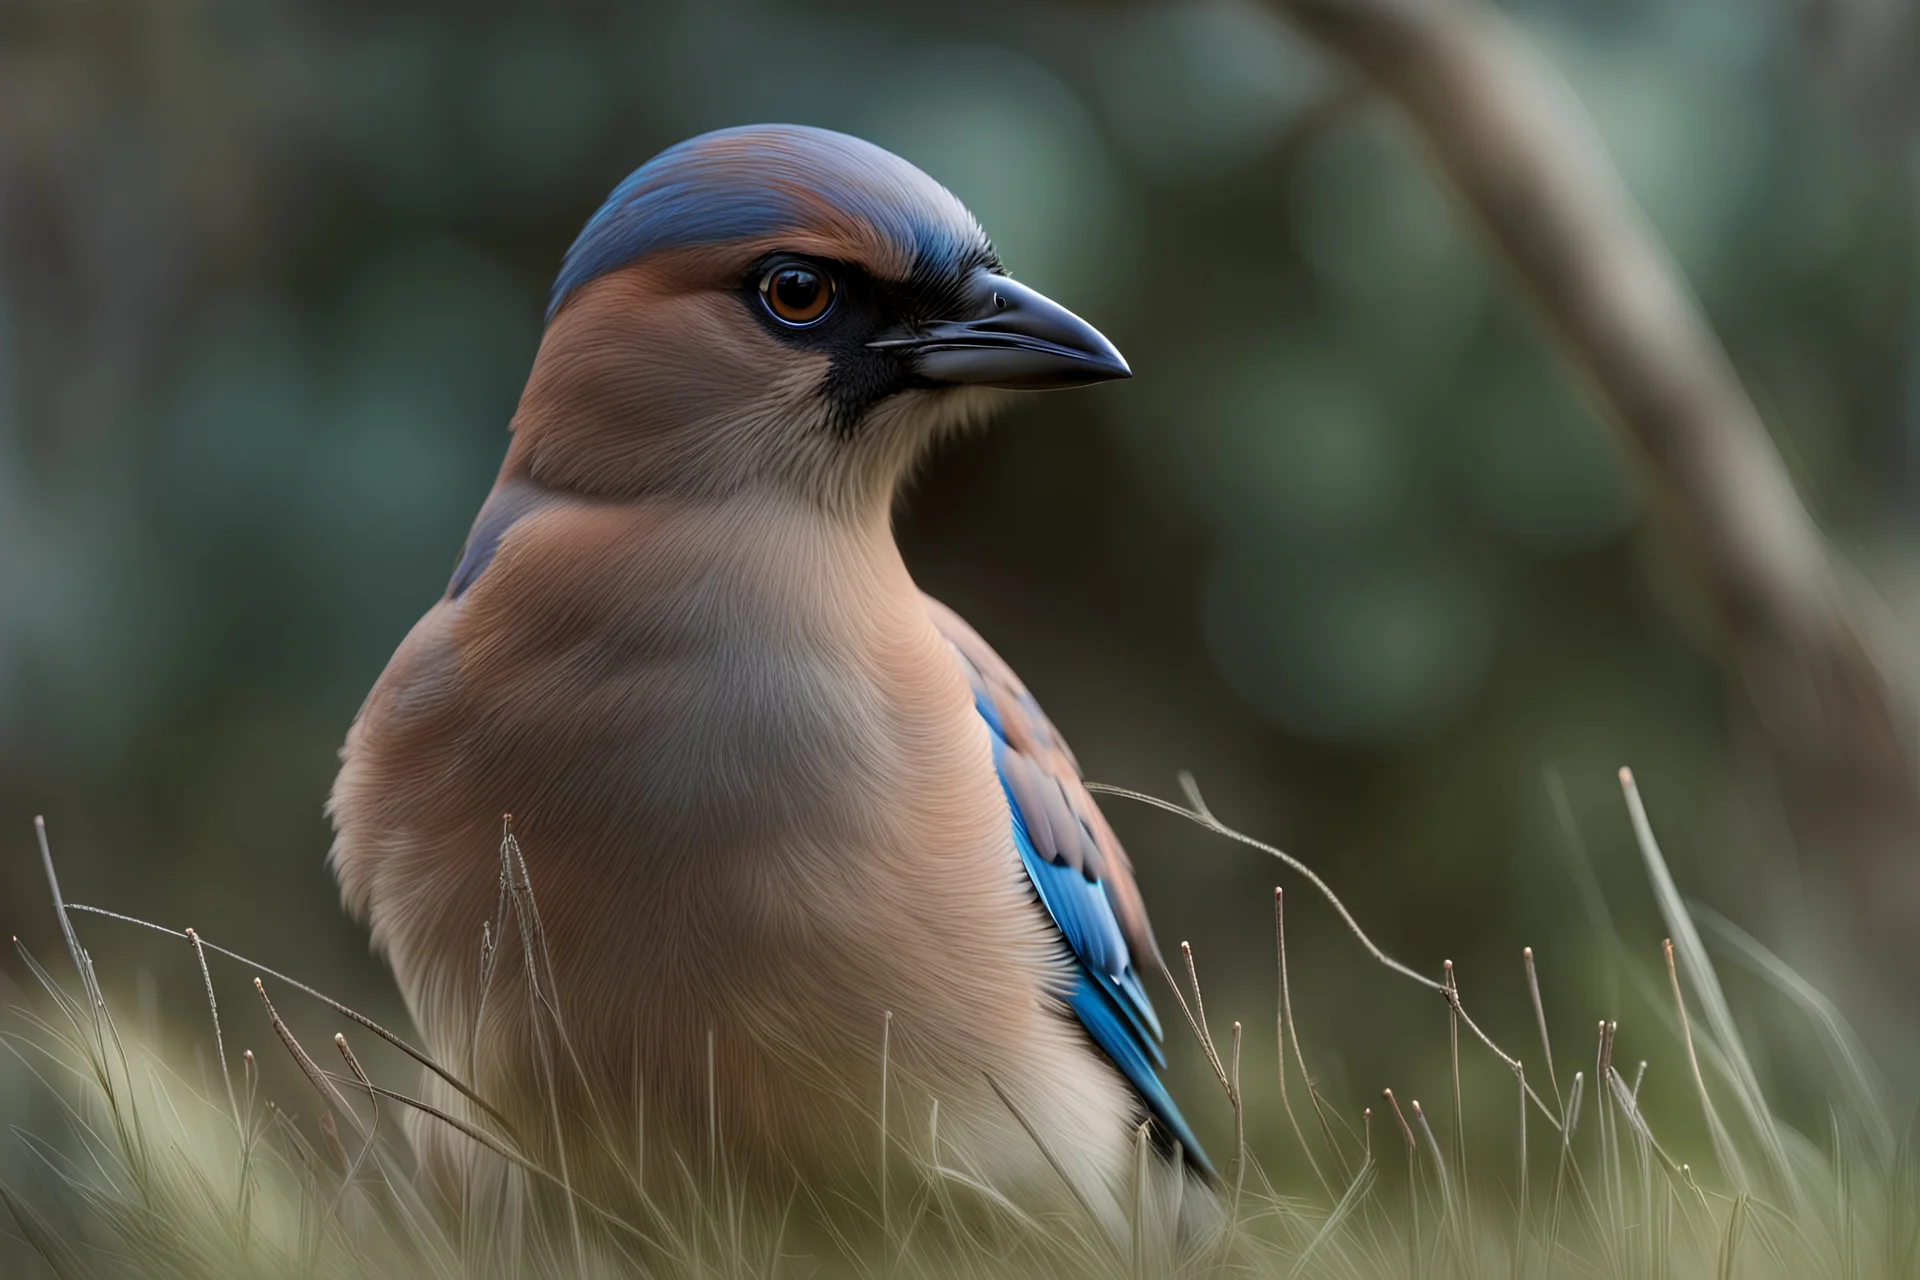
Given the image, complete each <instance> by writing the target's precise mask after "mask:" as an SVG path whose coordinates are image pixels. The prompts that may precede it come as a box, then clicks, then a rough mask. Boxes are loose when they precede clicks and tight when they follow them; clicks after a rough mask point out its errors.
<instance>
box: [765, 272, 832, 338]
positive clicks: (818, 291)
mask: <svg viewBox="0 0 1920 1280" xmlns="http://www.w3.org/2000/svg"><path fill="white" fill-rule="evenodd" d="M760 300H761V301H762V302H764V303H765V304H766V307H767V310H768V311H771V312H772V313H773V317H774V319H776V320H778V321H780V322H781V323H783V324H790V325H795V326H800V325H809V324H813V323H815V322H816V321H818V320H819V319H820V318H821V317H822V316H824V315H826V314H827V311H828V310H829V309H830V308H831V307H832V306H833V278H832V277H831V276H829V275H827V274H826V273H825V272H824V271H820V270H818V269H816V268H814V267H809V266H803V265H801V264H799V263H793V262H789V263H784V264H782V265H780V266H776V267H774V268H772V269H771V270H769V271H768V272H767V274H766V275H764V276H761V277H760Z"/></svg>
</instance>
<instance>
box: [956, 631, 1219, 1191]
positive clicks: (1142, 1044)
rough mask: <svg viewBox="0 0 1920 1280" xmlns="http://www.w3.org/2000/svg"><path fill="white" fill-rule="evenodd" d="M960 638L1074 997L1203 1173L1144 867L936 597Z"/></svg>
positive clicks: (1021, 691) (1014, 686)
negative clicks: (1067, 960)
mask: <svg viewBox="0 0 1920 1280" xmlns="http://www.w3.org/2000/svg"><path fill="white" fill-rule="evenodd" d="M927 609H928V613H929V614H930V615H931V617H932V618H933V622H934V625H935V627H937V628H938V629H939V631H940V633H941V634H942V635H943V636H945V637H946V639H947V641H948V643H950V644H951V645H952V646H953V650H954V654H955V657H956V658H957V660H958V661H959V663H960V666H961V668H962V670H963V671H964V672H965V674H966V677H967V683H968V684H969V685H970V686H971V687H972V690H973V703H974V708H975V710H977V711H978V712H979V713H980V718H981V719H982V720H984V721H985V722H986V725H987V730H988V732H989V734H990V736H991V738H992V741H993V763H994V768H995V770H996V771H997V772H998V773H999V777H1000V785H1001V788H1002V790H1003V791H1004V793H1005V795H1006V799H1007V811H1008V812H1007V817H1008V821H1009V822H1010V823H1011V825H1012V827H1013V837H1014V845H1015V847H1016V848H1017V849H1018V850H1019V853H1020V861H1021V863H1022V865H1023V866H1024V867H1025V869H1026V872H1027V876H1028V878H1029V879H1030V880H1031V881H1032V882H1033V888H1034V893H1035V895H1036V896H1037V897H1038V898H1039V900H1040V903H1041V905H1042V906H1044V907H1045V908H1046V911H1047V914H1048V915H1049V916H1050V917H1051V918H1052V920H1053V923H1054V925H1055V926H1056V927H1057V928H1058V929H1059V930H1060V937H1061V940H1062V942H1063V943H1064V944H1065V946H1066V949H1067V950H1068V951H1069V952H1070V953H1071V955H1072V958H1073V961H1074V970H1075V972H1074V985H1073V988H1072V990H1071V991H1070V992H1069V993H1068V995H1067V1005H1068V1007H1069V1008H1071V1009H1072V1011H1073V1013H1074V1016H1075V1017H1077V1018H1078V1019H1079V1020H1080V1023H1081V1025H1082V1026H1084V1027H1085V1028H1086V1030H1087V1034H1088V1035H1089V1036H1090V1037H1091V1038H1092V1040H1093V1042H1094V1043H1095V1044H1096V1045H1098V1046H1099V1048H1100V1050H1101V1052H1103V1053H1104V1054H1106V1056H1107V1057H1108V1059H1110V1060H1111V1061H1112V1063H1113V1065H1114V1066H1115V1067H1117V1068H1118V1069H1119V1071H1120V1074H1121V1075H1123V1076H1124V1077H1126V1080H1127V1082H1128V1083H1129V1084H1130V1085H1132V1086H1133V1089H1134V1091H1135V1092H1136V1093H1138V1094H1139V1096H1140V1100H1141V1102H1142V1104H1143V1105H1144V1106H1145V1108H1146V1110H1147V1113H1148V1114H1149V1115H1150V1116H1152V1118H1153V1119H1154V1120H1155V1121H1156V1122H1157V1125H1158V1127H1159V1128H1160V1129H1161V1130H1162V1135H1163V1137H1164V1138H1165V1139H1166V1140H1169V1141H1172V1142H1177V1143H1179V1145H1180V1148H1181V1150H1182V1152H1184V1153H1185V1155H1186V1158H1187V1159H1188V1160H1189V1161H1190V1162H1191V1163H1192V1164H1193V1165H1194V1167H1196V1168H1197V1169H1199V1170H1201V1171H1202V1172H1203V1173H1205V1174H1207V1175H1208V1176H1212V1175H1213V1167H1212V1165H1211V1164H1209V1163H1208V1161H1207V1158H1206V1155H1205V1153H1204V1152H1202V1151H1201V1149H1200V1144H1199V1142H1198V1141H1197V1140H1196V1139H1195V1138H1194V1136H1193V1131H1192V1129H1191V1128H1189V1127H1188V1125H1187V1122H1186V1119H1185V1117H1183V1116H1182V1115H1181V1114H1180V1109H1179V1108H1178V1107H1177V1106H1175V1105H1174V1102H1173V1098H1172V1097H1171V1096H1170V1095H1169V1094H1168V1093H1167V1089H1166V1086H1165V1084H1163V1083H1162V1082H1161V1080H1160V1075H1159V1073H1160V1071H1161V1070H1163V1069H1165V1067H1166V1065H1167V1060H1166V1055H1165V1054H1164V1053H1163V1052H1162V1050H1161V1041H1162V1039H1163V1038H1164V1037H1163V1033H1162V1030H1161V1026H1160V1019H1159V1018H1158V1017H1157V1016H1156V1015H1155V1013H1154V1009H1153V1002H1152V1000H1150V999H1149V998H1148V996H1147V992H1146V987H1145V985H1144V984H1143V982H1142V974H1143V972H1144V971H1145V970H1146V969H1148V968H1158V967H1159V966H1160V950H1159V946H1158V944H1157V943H1155V941H1154V937H1153V929H1152V926H1151V925H1150V924H1148V922H1147V911H1146V905H1145V903H1143V902H1142V901H1141V898H1140V890H1139V887H1138V886H1137V885H1136V884H1135V883H1134V880H1133V868H1132V866H1131V865H1130V864H1129V863H1128V862H1127V855H1126V853H1125V852H1124V851H1123V850H1122V849H1121V847H1120V842H1119V840H1118V839H1117V838H1116V837H1115V836H1114V834H1113V829H1112V828H1111V827H1109V826H1108V825H1107V821H1106V819H1105V817H1103V816H1102V815H1101V813H1100V810H1099V808H1098V807H1097V806H1096V805H1095V804H1094V802H1093V797H1092V795H1091V794H1089V793H1088V791H1087V789H1086V786H1085V784H1084V783H1083V782H1082V780H1081V776H1080V766H1079V762H1078V761H1076V760H1075V759H1074V757H1073V752H1072V751H1071V750H1069V749H1068V747H1067V744H1066V743H1065V742H1064V741H1062V740H1061V738H1060V735H1059V734H1058V733H1057V732H1056V731H1055V730H1054V727H1053V724H1052V722H1051V721H1049V720H1048V719H1047V717H1046V713H1045V712H1043V711H1042V710H1041V709H1040V705H1039V703H1037V702H1035V701H1034V699H1033V695H1031V694H1029V693H1028V692H1027V690H1026V686H1025V685H1023V684H1021V683H1020V679H1019V677H1018V676H1016V675H1014V673H1013V670H1012V669H1011V668H1010V667H1008V666H1007V664H1006V663H1005V662H1003V661H1002V660H1001V659H1000V656H999V655H998V654H996V653H995V652H994V651H993V650H992V649H991V648H990V647H989V646H988V645H987V643H986V641H984V640H982V639H981V638H980V636H979V635H978V633H976V632H975V631H974V630H973V628H971V627H969V626H968V625H967V624H966V623H965V622H964V621H962V620H961V618H960V617H959V615H958V614H956V613H954V612H953V611H952V610H951V609H948V608H947V607H946V606H945V605H942V604H940V603H939V602H938V601H936V600H932V599H929V600H928V601H927Z"/></svg>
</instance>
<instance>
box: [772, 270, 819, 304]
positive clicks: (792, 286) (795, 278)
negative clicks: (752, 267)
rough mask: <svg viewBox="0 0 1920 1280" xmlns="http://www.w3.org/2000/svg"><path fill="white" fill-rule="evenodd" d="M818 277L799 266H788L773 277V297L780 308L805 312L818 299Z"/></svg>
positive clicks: (816, 302)
mask: <svg viewBox="0 0 1920 1280" xmlns="http://www.w3.org/2000/svg"><path fill="white" fill-rule="evenodd" d="M820 288H821V285H820V277H819V276H817V275H815V274H814V273H813V272H811V271H808V270H805V269H804V268H801V267H789V268H787V269H786V270H785V271H782V272H781V273H780V274H779V275H777V276H775V277H774V278H773V299H774V301H775V302H778V303H779V304H780V307H781V309H782V310H785V311H793V312H798V313H801V314H805V313H806V312H809V311H811V310H813V308H814V306H815V305H816V304H818V303H819V301H820Z"/></svg>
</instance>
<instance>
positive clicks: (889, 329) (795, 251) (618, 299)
mask: <svg viewBox="0 0 1920 1280" xmlns="http://www.w3.org/2000/svg"><path fill="white" fill-rule="evenodd" d="M1127 374H1128V370H1127V365H1126V362H1125V361H1124V360H1123V359H1121V357H1120V353H1119V352H1118V351H1116V350H1114V348H1113V344H1111V343H1110V342H1108V341H1107V340H1106V339H1105V338H1104V337H1102V336H1101V335H1100V333H1099V332H1098V331H1097V330H1095V329H1094V328H1093V327H1092V326H1091V325H1088V324H1087V323H1086V322H1085V321H1083V320H1081V319H1080V318H1079V317H1078V316H1075V315H1074V314H1073V313H1072V312H1070V311H1068V310H1067V309H1066V308H1064V307H1062V306H1060V305H1059V304H1057V303H1055V302H1052V301H1050V300H1049V299H1047V298H1045V297H1043V296H1042V295H1041V294H1039V293H1036V292H1035V291H1034V290H1032V289H1029V288H1027V287H1026V286H1025V285H1021V284H1018V283H1016V282H1015V281H1014V280H1012V279H1011V278H1009V277H1008V276H1007V274H1006V272H1005V271H1004V270H1003V269H1002V268H1001V266H1000V261H999V259H998V257H997V256H996V255H995V254H994V251H993V246H992V244H991V243H989V241H988V240H987V237H986V235H985V233H984V232H983V231H982V230H981V229H980V224H979V223H978V222H976V221H975V220H974V218H973V215H971V214H970V213H968V212H967V210H966V208H965V206H963V205H962V204H961V203H960V201H959V200H957V199H956V198H955V197H954V196H953V194H952V193H951V192H949V191H947V189H946V188H944V187H942V186H941V185H940V184H939V183H937V182H935V181H934V180H933V179H931V178H929V177H928V176H927V175H926V174H924V173H922V172H921V171H920V170H918V169H916V168H914V167H913V166H912V165H910V164H908V163H907V162H906V161H904V160H902V159H900V158H899V157H898V156H895V155H893V154H891V153H890V152H887V151H883V150H881V149H880V148H879V147H876V146H873V145H872V144H871V143H867V142H862V141H860V140H859V139H857V138H851V137H848V136H847V135H845V134H840V133H832V132H829V131H827V130H824V129H812V128H803V127H799V126H793V125H761V126H751V127H746V128H738V129H724V130H721V131H719V132H716V133H709V134H703V135H701V136H700V137H697V138H692V139H690V140H688V141H686V142H682V143H680V144H679V145H677V146H674V147H670V148H668V149H667V150H666V151H663V152H661V153H660V154H659V155H657V156H655V157H654V158H653V159H652V160H650V161H648V162H647V163H646V164H645V165H643V166H641V167H640V168H639V169H638V170H636V171H635V172H634V173H633V174H632V175H631V176H630V177H628V178H627V179H626V181H624V182H622V183H621V184H620V185H619V187H617V188H616V189H615V190H614V192H613V194H612V195H611V196H610V197H609V198H608V199H607V202H606V203H605V204H604V205H602V206H601V207H600V210H599V212H597V213H595V214H594V215H593V217H592V218H591V219H589V220H588V222H587V225H586V227H585V229H584V230H582V231H581V233H580V236H579V238H578V239H577V240H575V241H574V243H573V247H572V248H571V249H569V250H568V251H567V255H566V258H565V261H564V263H563V264H562V267H561V270H560V277H559V279H558V280H557V281H556V282H555V283H554V286H553V295H552V300H551V303H550V305H549V307H548V313H547V329H546V334H545V336H544V338H543V339H542V341H541V345H540V352H539V355H538V357H537V358H536V360H535V363H534V369H533V373H532V376H531V377H530V378H529V380H528V384H527V389H526V393H525V395H524V396H523V397H522V400H521V404H520V410H519V412H518V414H517V415H516V416H515V419H514V427H515V433H516V440H515V445H514V454H515V459H514V460H512V461H510V465H516V464H517V465H518V466H519V467H522V468H524V469H525V470H526V471H527V472H528V473H530V474H531V475H532V476H533V477H534V478H535V479H537V480H539V481H541V482H542V483H545V484H549V485H553V486H556V487H562V488H568V489H574V490H578V491H582V492H587V493H595V494H602V495H606V496H610V497H615V496H623V495H631V494H639V493H649V492H678V493H688V494H699V493H717V492H727V491H731V490H735V489H740V488H746V487H752V486H769V487H775V488H779V489H782V490H785V491H788V492H791V493H796V494H804V495H805V496H806V497H807V498H809V499H810V500H815V501H820V502H825V503H828V504H831V505H835V506H845V505H848V504H853V505H863V504H871V503H873V502H879V503H885V502H886V501H887V500H888V499H889V498H890V497H891V495H892V492H893V489H894V487H895V486H896V485H897V483H898V482H899V480H900V478H901V477H902V476H903V475H904V474H905V473H906V472H907V470H908V469H909V468H910V467H911V465H912V462H913V460H914V459H915V458H916V457H918V456H919V454H920V453H921V452H922V451H923V450H924V449H925V447H926V446H927V444H928V443H929V442H930V441H931V440H933V439H934V438H935V437H937V436H938V435H939V434H940V433H941V432H942V431H944V430H947V429H951V428H952V427H954V426H956V425H959V424H961V423H964V422H966V421H968V420H970V419H973V418H977V417H978V416H980V414H981V411H982V410H983V409H984V408H985V407H986V406H987V405H988V404H990V403H991V401H992V400H993V399H994V398H995V397H996V395H997V392H996V391H995V389H996V388H1013V389H1041V388H1048V387H1070V386H1078V385H1083V384H1085V383H1090V382H1100V381H1104V380H1106V379H1110V378H1124V377H1126V376H1127Z"/></svg>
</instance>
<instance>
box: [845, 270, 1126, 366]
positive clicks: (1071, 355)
mask: <svg viewBox="0 0 1920 1280" xmlns="http://www.w3.org/2000/svg"><path fill="white" fill-rule="evenodd" d="M965 309H966V311H967V312H968V314H967V315H965V316H963V317H961V318H959V319H954V320H940V321H936V322H934V323H931V324H922V325H916V326H915V327H914V328H912V329H911V330H899V331H895V332H893V333H889V334H885V335H883V336H882V337H880V338H879V339H878V340H876V341H875V342H873V343H871V344H869V345H871V346H874V347H880V348H884V349H890V350H894V351H898V352H899V353H900V354H902V355H904V356H907V357H908V358H910V359H911V360H912V361H913V366H914V370H915V371H916V372H917V373H919V375H920V376H921V377H923V378H926V379H927V380H929V381H931V382H942V383H968V384H972V385H974V386H981V387H1009V388H1012V389H1014V390H1016V391H1046V390H1050V389H1052V388H1055V387H1083V386H1086V385H1087V384H1088V383H1090V382H1106V381H1108V380H1110V379H1113V378H1130V377H1132V376H1133V371H1132V370H1131V369H1129V368H1127V362H1126V361H1125V360H1124V359H1122V358H1121V356H1120V353H1119V352H1118V351H1116V350H1115V349H1114V346H1113V344H1112V343H1111V342H1108V341H1107V339H1106V337H1105V335H1103V334H1102V333H1101V332H1100V331H1099V330H1098V329H1096V328H1094V327H1093V326H1092V325H1090V324H1088V323H1087V322H1086V321H1085V320H1082V319H1081V318H1080V317H1079V316H1077V315H1075V314H1073V312H1071V311H1069V310H1067V309H1066V308H1065V307H1063V306H1061V305H1060V304H1059V303H1057V302H1055V301H1053V300H1052V299H1051V298H1048V297H1047V296H1046V295H1045V294H1042V293H1038V292H1036V291H1035V290H1032V289H1029V288H1027V286H1025V285H1023V284H1020V283H1017V282H1016V281H1013V280H1009V279H1008V278H1007V277H1006V276H998V275H994V274H993V273H991V272H988V271H975V272H974V273H973V277H972V279H971V281H970V282H969V286H968V290H967V305H966V308H965Z"/></svg>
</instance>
